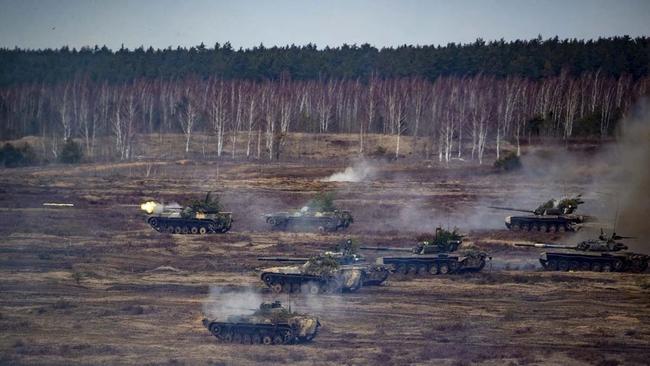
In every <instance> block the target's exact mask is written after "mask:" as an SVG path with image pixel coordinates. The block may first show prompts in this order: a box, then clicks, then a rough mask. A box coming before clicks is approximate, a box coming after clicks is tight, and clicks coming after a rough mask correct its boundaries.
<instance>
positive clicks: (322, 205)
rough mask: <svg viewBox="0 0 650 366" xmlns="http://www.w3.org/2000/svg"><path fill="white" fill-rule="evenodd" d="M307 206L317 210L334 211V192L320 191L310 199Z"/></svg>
mask: <svg viewBox="0 0 650 366" xmlns="http://www.w3.org/2000/svg"><path fill="white" fill-rule="evenodd" d="M307 206H309V208H311V209H312V210H315V211H334V210H336V206H335V205H334V193H333V192H319V193H318V194H316V196H314V198H313V199H312V200H311V201H309V203H308V204H307Z"/></svg>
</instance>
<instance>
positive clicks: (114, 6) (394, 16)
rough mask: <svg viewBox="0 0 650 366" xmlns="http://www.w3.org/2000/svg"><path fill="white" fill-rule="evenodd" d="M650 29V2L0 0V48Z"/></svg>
mask: <svg viewBox="0 0 650 366" xmlns="http://www.w3.org/2000/svg"><path fill="white" fill-rule="evenodd" d="M538 34H541V35H542V37H544V38H549V37H554V36H556V35H557V36H559V37H560V38H579V39H590V38H598V37H608V36H615V35H625V34H627V35H630V36H641V35H646V36H649V35H650V0H618V1H614V0H611V1H604V0H482V1H481V0H448V1H440V0H431V1H424V0H403V1H397V0H395V1H387V0H347V1H346V0H331V1H316V0H295V1H289V0H276V1H270V0H269V1H263V0H249V1H246V0H241V1H222V0H178V1H173V0H139V1H138V0H133V1H125V0H105V1H99V0H0V47H10V48H13V47H14V46H18V47H21V48H55V47H61V46H63V45H68V46H70V47H77V48H79V47H81V46H87V45H91V46H92V45H95V44H97V45H100V46H102V45H104V44H105V45H107V46H108V47H109V48H112V49H117V48H119V47H120V45H121V44H124V45H125V46H126V47H129V48H131V49H132V48H134V47H138V46H141V45H143V46H145V47H148V46H150V45H151V46H153V47H154V48H164V47H167V46H172V47H176V46H178V45H181V46H192V45H198V44H200V43H201V42H204V43H205V44H206V46H208V47H212V46H213V45H214V43H215V42H220V43H222V44H223V43H225V42H226V41H230V42H231V43H232V45H233V46H234V47H235V48H239V47H244V48H246V47H252V46H256V45H259V44H260V43H264V45H266V46H273V45H287V44H292V43H293V44H297V45H304V44H307V43H310V42H311V43H315V44H316V45H318V46H319V48H322V47H324V46H326V45H329V46H339V45H341V44H343V43H348V44H352V43H356V44H361V43H366V42H367V43H370V44H372V45H374V46H377V47H383V46H398V45H402V44H421V45H422V44H435V45H438V44H442V45H444V44H446V43H448V42H457V43H458V42H462V43H466V42H471V41H474V40H475V39H476V38H478V37H481V38H483V39H485V40H494V39H500V38H504V39H506V40H513V39H530V38H534V37H536V36H537V35H538Z"/></svg>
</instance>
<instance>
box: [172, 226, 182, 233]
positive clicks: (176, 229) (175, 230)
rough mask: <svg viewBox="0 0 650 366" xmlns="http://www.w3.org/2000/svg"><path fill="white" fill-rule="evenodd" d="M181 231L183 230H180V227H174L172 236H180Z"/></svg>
mask: <svg viewBox="0 0 650 366" xmlns="http://www.w3.org/2000/svg"><path fill="white" fill-rule="evenodd" d="M182 231H183V230H182V229H181V227H180V226H176V227H175V228H174V234H180V233H181V232H182Z"/></svg>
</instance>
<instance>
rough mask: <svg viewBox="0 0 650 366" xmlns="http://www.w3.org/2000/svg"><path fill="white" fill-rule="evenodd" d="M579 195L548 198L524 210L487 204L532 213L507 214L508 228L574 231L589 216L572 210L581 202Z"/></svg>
mask: <svg viewBox="0 0 650 366" xmlns="http://www.w3.org/2000/svg"><path fill="white" fill-rule="evenodd" d="M583 203H584V201H583V200H582V199H581V195H577V196H575V197H569V198H563V199H561V200H559V201H557V200H549V201H547V202H546V203H544V204H542V205H540V206H539V207H537V208H536V209H535V210H524V209H519V208H512V207H498V206H489V207H490V208H494V209H497V210H507V211H519V212H526V213H531V214H532V215H526V216H524V215H522V216H507V217H506V220H505V221H506V227H507V228H508V229H509V230H513V231H519V230H528V231H531V230H537V231H542V232H556V231H576V230H577V229H578V228H579V226H578V224H581V223H583V222H586V221H589V220H590V219H591V218H590V217H589V216H584V215H576V214H574V212H575V211H576V209H577V208H578V206H579V205H581V204H583Z"/></svg>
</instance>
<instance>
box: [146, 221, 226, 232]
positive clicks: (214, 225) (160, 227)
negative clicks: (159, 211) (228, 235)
mask: <svg viewBox="0 0 650 366" xmlns="http://www.w3.org/2000/svg"><path fill="white" fill-rule="evenodd" d="M147 222H148V223H149V225H151V227H152V228H153V229H154V230H156V231H158V232H165V233H169V234H200V235H203V234H208V233H225V232H227V231H228V230H230V227H231V224H227V225H225V226H224V225H222V224H221V223H219V222H217V221H215V220H208V219H206V220H201V219H178V218H172V219H170V218H164V217H150V218H149V219H148V220H147Z"/></svg>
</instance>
